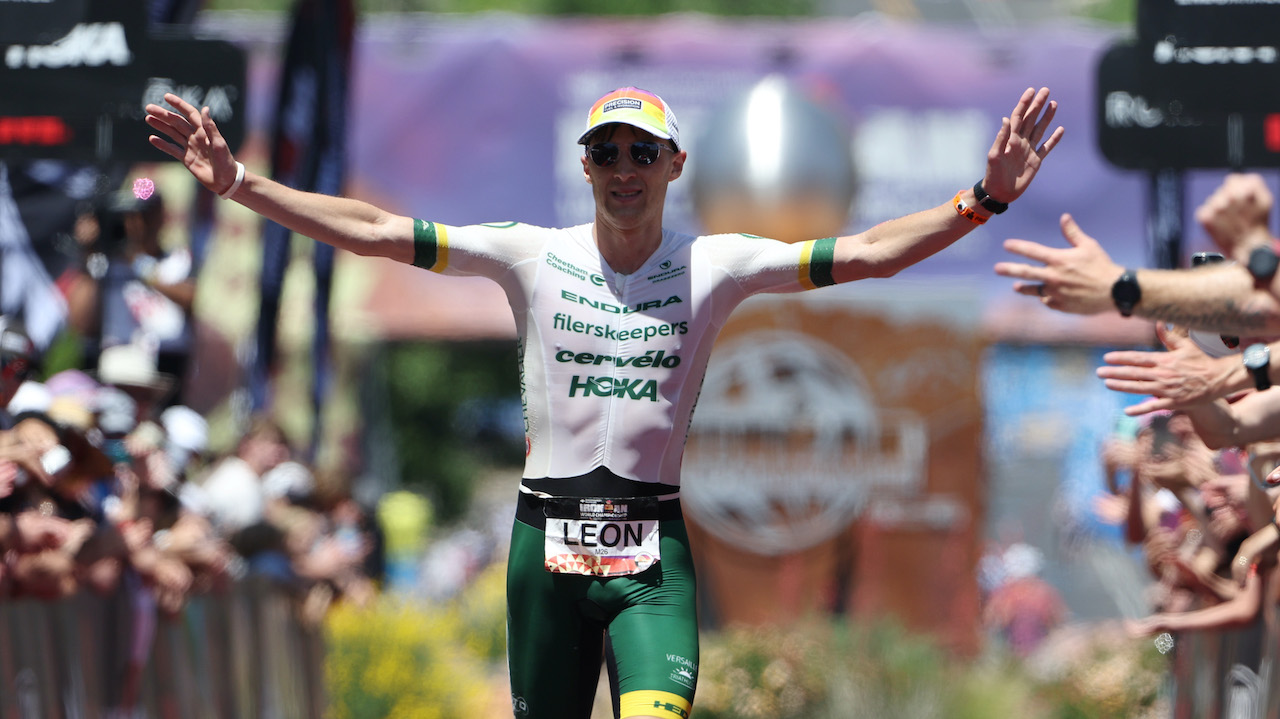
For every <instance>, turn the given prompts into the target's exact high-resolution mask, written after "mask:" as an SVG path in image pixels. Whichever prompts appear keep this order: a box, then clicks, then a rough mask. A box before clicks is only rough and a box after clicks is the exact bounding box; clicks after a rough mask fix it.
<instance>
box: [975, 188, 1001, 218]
mask: <svg viewBox="0 0 1280 719" xmlns="http://www.w3.org/2000/svg"><path fill="white" fill-rule="evenodd" d="M973 196H974V197H975V198H977V200H978V204H979V205H982V207H983V209H985V210H986V211H987V212H990V213H991V214H993V215H999V214H1000V213H1002V212H1004V211H1005V210H1007V209H1009V203H1007V202H997V201H996V200H995V199H993V198H992V197H991V195H988V194H987V189H986V188H985V187H983V186H982V180H978V181H977V182H975V183H973Z"/></svg>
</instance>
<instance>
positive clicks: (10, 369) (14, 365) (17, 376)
mask: <svg viewBox="0 0 1280 719" xmlns="http://www.w3.org/2000/svg"><path fill="white" fill-rule="evenodd" d="M34 359H35V345H33V344H32V343H31V340H30V338H28V337H27V335H26V334H25V333H23V332H22V331H20V330H18V329H17V328H15V327H12V326H11V325H10V324H9V323H8V321H7V320H6V318H5V317H3V316H0V409H3V408H4V407H7V406H8V405H9V400H12V399H13V395H14V394H15V393H16V392H17V391H18V387H19V386H20V385H21V384H22V383H23V382H24V381H26V379H27V377H28V376H30V375H31V369H32V368H31V363H32V361H33V360H34Z"/></svg>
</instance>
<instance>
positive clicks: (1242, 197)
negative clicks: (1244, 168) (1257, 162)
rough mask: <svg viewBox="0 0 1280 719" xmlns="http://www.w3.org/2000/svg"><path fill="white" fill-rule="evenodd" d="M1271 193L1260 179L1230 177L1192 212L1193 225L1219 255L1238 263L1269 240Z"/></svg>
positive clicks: (1233, 175) (1231, 175)
mask: <svg viewBox="0 0 1280 719" xmlns="http://www.w3.org/2000/svg"><path fill="white" fill-rule="evenodd" d="M1272 203H1273V199H1272V196H1271V190H1270V189H1269V188H1268V187H1267V183H1266V181H1265V180H1263V179H1262V176H1261V175H1256V174H1248V175H1244V174H1239V173H1233V174H1230V175H1227V178H1226V179H1225V180H1223V181H1222V184H1221V185H1219V186H1218V189H1216V190H1214V191H1213V194H1212V195H1210V196H1209V198H1208V199H1207V200H1205V201H1204V203H1203V204H1201V205H1200V207H1198V208H1196V221H1197V222H1199V223H1200V225H1201V226H1202V227H1204V229H1205V231H1206V232H1208V233H1209V237H1211V238H1212V239H1213V242H1214V244H1216V245H1217V246H1218V247H1219V249H1221V250H1222V252H1223V254H1225V255H1227V256H1228V257H1232V258H1234V259H1235V260H1237V261H1239V262H1245V261H1247V260H1248V257H1249V252H1250V251H1251V250H1252V249H1253V248H1255V247H1258V246H1260V245H1265V244H1266V243H1267V242H1269V241H1270V240H1271V232H1270V231H1269V230H1268V229H1267V221H1268V220H1269V218H1270V215H1271V206H1272Z"/></svg>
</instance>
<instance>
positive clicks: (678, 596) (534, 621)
mask: <svg viewBox="0 0 1280 719" xmlns="http://www.w3.org/2000/svg"><path fill="white" fill-rule="evenodd" d="M520 502H521V508H520V510H519V511H517V514H516V517H517V519H516V522H515V526H514V528H513V530H512V534H511V554H510V557H509V560H508V564H507V661H508V665H509V668H510V674H511V701H512V708H513V709H514V711H515V716H516V717H518V719H566V718H567V719H590V716H591V707H592V704H593V702H594V699H595V692H596V684H597V683H598V680H599V678H600V667H601V664H602V662H603V660H604V656H605V639H606V633H607V637H608V644H609V647H610V648H611V650H612V651H611V652H610V657H609V658H610V662H609V664H610V666H609V677H610V680H611V683H613V684H615V688H614V702H615V703H614V708H615V711H620V714H619V716H621V717H623V718H624V719H625V717H634V716H647V715H652V716H657V717H663V718H664V719H665V718H667V717H670V718H671V719H684V718H686V717H688V716H689V712H690V711H691V709H692V706H693V693H694V687H695V686H696V685H697V681H698V619H697V606H696V597H695V595H696V589H697V580H696V578H695V576H694V568H693V558H692V556H691V554H690V552H689V537H688V534H687V532H686V531H685V526H684V519H683V518H681V517H679V516H678V515H679V509H678V506H675V505H674V503H677V502H679V500H668V502H670V503H673V504H672V505H670V506H669V507H668V511H666V512H665V513H664V515H663V519H662V521H661V527H662V529H661V531H662V539H661V542H660V547H661V554H662V559H661V560H660V561H659V562H658V563H657V564H656V565H654V566H652V567H650V568H648V569H646V570H645V571H643V572H640V573H638V574H632V575H627V576H619V577H594V576H584V575H579V574H557V573H552V572H549V571H547V570H546V569H545V568H544V547H543V542H544V539H545V533H544V530H543V528H542V527H538V526H533V525H534V524H537V523H538V522H537V517H538V514H539V511H538V510H537V508H536V505H537V503H538V500H537V499H534V498H532V497H530V495H528V494H524V493H522V494H521V495H520ZM663 504H667V502H664V503H663ZM531 505H533V506H531ZM672 508H674V510H675V511H674V514H675V515H676V516H675V518H670V519H668V518H667V517H668V516H670V515H671V514H672V512H671V511H670V510H671V509H672ZM544 526H545V525H544Z"/></svg>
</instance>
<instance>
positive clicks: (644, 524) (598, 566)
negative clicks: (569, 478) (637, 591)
mask: <svg viewBox="0 0 1280 719" xmlns="http://www.w3.org/2000/svg"><path fill="white" fill-rule="evenodd" d="M542 511H543V515H544V516H545V517H546V541H545V545H544V546H545V566H546V568H547V571H549V572H555V573H557V574H583V575H587V576H596V577H619V576H626V575H628V574H638V573H640V572H643V571H644V570H646V569H648V568H649V567H652V566H653V565H654V564H656V563H657V562H658V560H659V559H661V549H660V544H661V538H662V535H661V530H660V526H661V520H660V516H659V514H660V512H659V508H658V498H657V497H618V498H607V497H548V498H547V499H545V500H543V510H542Z"/></svg>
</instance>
